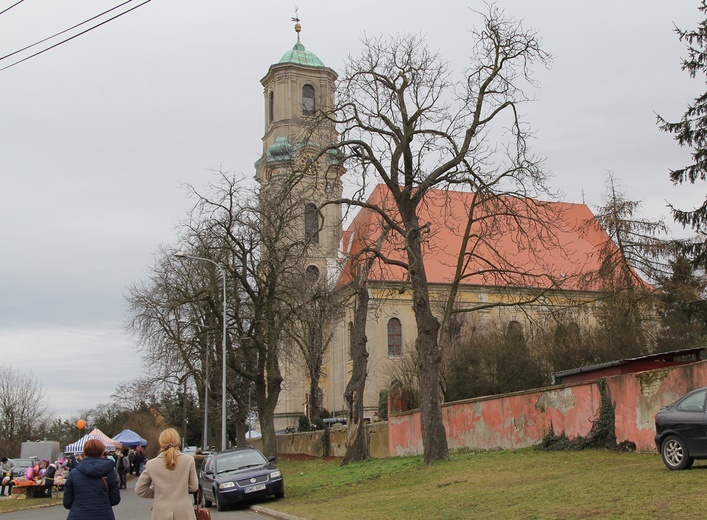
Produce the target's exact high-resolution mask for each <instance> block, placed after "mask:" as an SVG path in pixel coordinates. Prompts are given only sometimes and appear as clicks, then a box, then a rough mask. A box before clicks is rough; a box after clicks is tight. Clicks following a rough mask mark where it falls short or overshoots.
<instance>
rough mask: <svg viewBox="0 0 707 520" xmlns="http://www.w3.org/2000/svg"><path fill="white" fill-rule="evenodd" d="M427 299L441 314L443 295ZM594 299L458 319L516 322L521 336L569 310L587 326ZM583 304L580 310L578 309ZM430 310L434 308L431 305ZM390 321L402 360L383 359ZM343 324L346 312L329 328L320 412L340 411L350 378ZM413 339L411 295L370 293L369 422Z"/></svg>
mask: <svg viewBox="0 0 707 520" xmlns="http://www.w3.org/2000/svg"><path fill="white" fill-rule="evenodd" d="M430 296H431V299H432V300H433V301H435V300H436V301H438V302H440V306H439V308H438V309H435V311H436V314H438V315H441V313H442V311H441V302H442V301H443V298H444V297H446V294H445V293H444V291H441V290H435V288H432V289H431V291H430ZM521 297H525V298H526V299H527V294H525V295H522V294H520V293H516V295H510V296H509V295H508V294H507V293H506V292H500V291H494V290H492V289H488V288H483V287H472V288H465V289H463V290H462V291H461V292H460V294H459V297H458V298H457V302H458V306H460V307H462V306H465V305H468V306H471V305H477V304H480V303H499V302H509V301H518V299H519V298H521ZM594 297H595V295H592V294H590V293H569V292H566V293H555V294H554V295H549V296H548V297H547V299H546V300H543V299H541V300H539V301H536V302H533V303H529V304H526V305H523V306H522V307H502V306H499V307H492V308H490V309H487V310H483V311H477V312H473V313H470V314H468V315H462V316H464V318H463V319H464V320H466V321H470V320H475V323H476V324H479V323H481V324H483V323H486V324H488V325H491V324H498V325H500V326H502V327H506V326H508V323H510V322H511V321H517V322H518V323H520V324H521V326H522V327H523V330H524V332H525V333H527V334H532V333H533V330H534V327H541V326H543V324H549V315H550V313H551V311H556V310H557V309H558V308H563V307H567V308H569V307H570V306H571V307H572V308H575V309H576V310H575V311H574V313H575V315H576V317H577V319H578V320H579V321H581V322H582V323H583V324H585V325H587V324H592V323H593V322H594V319H593V313H592V311H593V309H594V308H595V306H594V305H593V304H592V303H591V301H592V299H593V298H594ZM579 303H584V305H583V306H581V305H580V306H578V304H579ZM433 309H434V306H433ZM393 317H396V318H398V319H399V320H400V322H401V325H402V335H403V353H402V354H403V356H401V357H397V356H393V357H391V356H388V328H387V326H388V320H389V319H390V318H393ZM349 322H353V311H352V310H349V311H348V312H347V313H346V314H345V316H344V317H343V319H340V320H337V321H336V322H335V324H334V334H333V341H332V345H331V348H330V351H329V356H328V358H327V365H326V367H325V372H326V373H327V377H326V378H323V379H322V388H323V389H324V393H325V407H326V408H327V410H329V411H333V412H337V415H340V414H342V413H344V412H345V406H344V399H343V395H344V391H345V389H346V384H347V382H348V379H349V377H350V374H351V369H352V362H351V360H350V358H349V354H348V352H349V348H350V340H349V332H348V331H349ZM416 335H417V331H416V324H415V315H414V311H413V307H412V301H411V291H405V292H403V293H398V292H397V291H392V292H391V291H382V290H375V289H374V290H371V300H370V307H369V313H368V321H367V324H366V336H367V338H368V343H367V349H368V353H369V358H368V377H367V381H366V390H365V394H364V406H365V408H366V411H367V415H368V416H370V417H371V418H372V419H375V412H376V411H377V410H378V400H379V393H380V392H381V391H383V390H387V388H388V385H389V383H390V381H391V379H392V375H391V374H392V372H393V371H394V369H395V367H396V366H399V365H400V363H401V361H402V357H404V356H405V355H406V354H407V353H408V352H409V349H413V348H415V347H414V344H415V338H416Z"/></svg>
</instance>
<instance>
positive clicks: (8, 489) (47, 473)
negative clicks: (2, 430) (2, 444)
mask: <svg viewBox="0 0 707 520" xmlns="http://www.w3.org/2000/svg"><path fill="white" fill-rule="evenodd" d="M14 469H15V461H14V460H12V459H9V458H7V457H3V458H2V459H0V473H2V481H0V496H8V497H9V496H10V495H11V494H12V488H13V486H27V485H32V486H33V488H34V489H33V491H34V494H33V496H35V497H49V498H51V497H52V493H53V490H54V487H55V486H58V487H62V486H63V485H64V480H65V478H66V475H67V474H68V472H69V469H70V461H69V459H68V458H65V457H62V458H61V459H58V460H55V461H54V462H50V461H48V460H46V459H43V460H39V459H36V460H34V461H33V463H32V465H31V466H29V467H28V468H27V469H26V470H25V472H24V475H15V476H13V471H14Z"/></svg>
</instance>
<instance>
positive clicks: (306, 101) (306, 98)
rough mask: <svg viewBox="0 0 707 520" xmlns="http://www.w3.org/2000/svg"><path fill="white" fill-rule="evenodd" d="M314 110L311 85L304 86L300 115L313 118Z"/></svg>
mask: <svg viewBox="0 0 707 520" xmlns="http://www.w3.org/2000/svg"><path fill="white" fill-rule="evenodd" d="M315 109H316V106H315V102H314V87H313V86H312V85H305V86H304V87H302V113H303V114H304V115H305V116H313V115H314V111H315Z"/></svg>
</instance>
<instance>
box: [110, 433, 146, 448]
mask: <svg viewBox="0 0 707 520" xmlns="http://www.w3.org/2000/svg"><path fill="white" fill-rule="evenodd" d="M113 440H114V441H116V442H119V443H121V444H122V445H123V446H147V441H146V440H145V439H143V438H142V437H140V436H139V435H138V434H137V433H135V432H134V431H132V430H123V431H122V432H120V433H119V434H118V435H116V436H115V437H113Z"/></svg>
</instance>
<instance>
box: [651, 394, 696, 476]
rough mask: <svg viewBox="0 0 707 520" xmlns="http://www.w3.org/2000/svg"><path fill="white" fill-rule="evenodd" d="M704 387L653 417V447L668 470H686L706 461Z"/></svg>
mask: <svg viewBox="0 0 707 520" xmlns="http://www.w3.org/2000/svg"><path fill="white" fill-rule="evenodd" d="M706 406H707V387H703V388H698V389H697V390H693V391H692V392H689V393H687V394H685V395H684V396H682V397H681V398H680V399H678V400H677V401H675V402H674V403H672V404H670V405H668V406H666V407H664V408H661V409H660V410H659V411H658V413H657V414H656V416H655V431H656V435H655V445H656V447H657V448H658V451H659V452H660V454H661V456H662V457H663V462H664V463H665V465H666V466H667V467H668V469H671V470H678V469H688V468H690V467H692V463H693V462H695V459H706V458H707V412H706V410H707V408H706Z"/></svg>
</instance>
